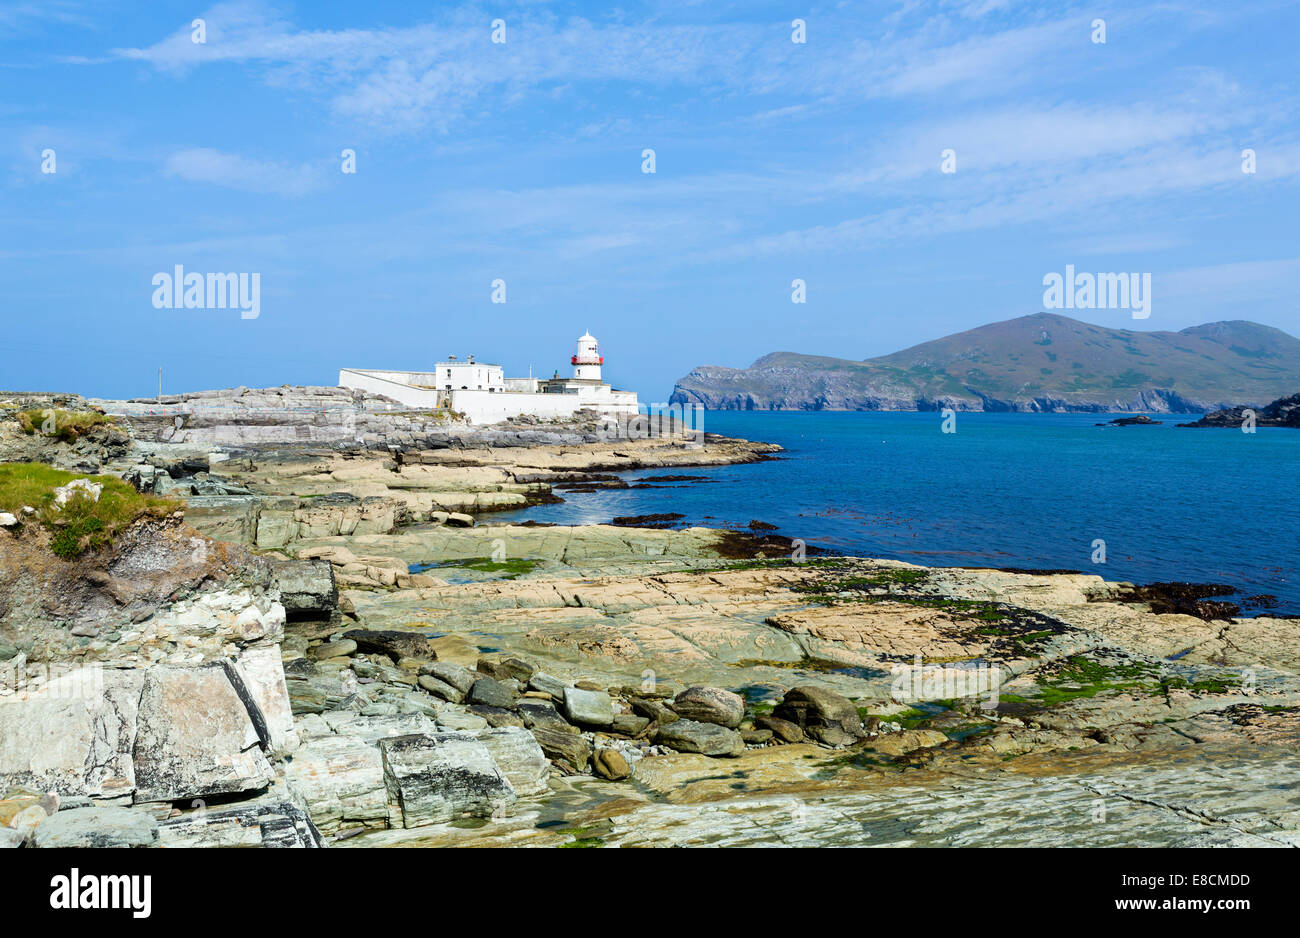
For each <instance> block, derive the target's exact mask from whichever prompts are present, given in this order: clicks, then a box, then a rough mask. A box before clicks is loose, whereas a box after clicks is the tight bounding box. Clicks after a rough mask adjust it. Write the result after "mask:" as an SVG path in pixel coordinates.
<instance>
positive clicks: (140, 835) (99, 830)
mask: <svg viewBox="0 0 1300 938" xmlns="http://www.w3.org/2000/svg"><path fill="white" fill-rule="evenodd" d="M157 843H158V822H157V821H155V820H154V818H153V815H152V814H150V813H149V812H147V811H140V810H132V809H131V808H112V807H106V808H78V809H76V810H73V811H60V812H59V813H57V814H55V815H54V817H52V818H48V819H46V820H45V821H44V822H43V823H42V824H41V825H40V826H39V827H37V828H36V833H35V835H34V836H33V838H32V845H33V846H35V847H152V846H155V845H156V844H157Z"/></svg>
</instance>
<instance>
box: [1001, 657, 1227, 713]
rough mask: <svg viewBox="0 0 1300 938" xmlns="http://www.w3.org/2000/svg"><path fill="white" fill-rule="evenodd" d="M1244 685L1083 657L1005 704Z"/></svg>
mask: <svg viewBox="0 0 1300 938" xmlns="http://www.w3.org/2000/svg"><path fill="white" fill-rule="evenodd" d="M1240 686H1241V678H1240V677H1238V676H1237V675H1235V674H1222V675H1218V676H1216V677H1212V678H1204V679H1202V680H1198V681H1189V680H1187V679H1186V678H1183V677H1178V676H1176V675H1172V674H1166V673H1163V671H1162V669H1161V667H1160V666H1159V665H1156V664H1145V663H1143V662H1138V661H1135V662H1133V663H1131V664H1123V665H1106V664H1102V663H1101V662H1098V661H1094V660H1092V659H1091V658H1087V657H1085V656H1083V655H1075V656H1074V657H1072V658H1068V659H1066V660H1065V661H1064V662H1062V663H1061V664H1060V665H1059V666H1058V667H1056V668H1055V669H1054V670H1053V673H1051V674H1045V675H1041V676H1039V677H1038V688H1039V694H1038V696H1037V697H1035V698H1032V699H1028V700H1027V699H1026V698H1023V697H1017V696H1015V695H1012V694H1002V695H1001V697H1000V699H1001V700H1002V701H1003V702H1004V703H1031V704H1039V705H1041V706H1043V707H1054V706H1056V705H1057V704H1061V703H1065V702H1066V701H1070V700H1077V699H1079V698H1081V697H1095V696H1097V695H1098V694H1101V693H1104V692H1109V691H1117V692H1118V691H1124V692H1128V693H1152V694H1161V695H1163V696H1166V697H1167V696H1168V695H1169V692H1170V691H1171V690H1186V691H1190V692H1191V693H1194V694H1226V693H1228V692H1230V691H1231V690H1232V689H1233V688H1237V687H1240Z"/></svg>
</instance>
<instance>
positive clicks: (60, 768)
mask: <svg viewBox="0 0 1300 938" xmlns="http://www.w3.org/2000/svg"><path fill="white" fill-rule="evenodd" d="M143 684H144V672H142V671H119V670H114V669H108V668H97V667H86V668H77V669H76V670H73V671H70V672H68V673H66V674H63V675H60V676H57V677H55V678H54V679H53V680H51V681H49V682H48V683H47V684H44V685H42V687H41V688H40V689H39V690H38V691H35V692H34V693H32V694H30V695H27V696H26V698H25V699H20V698H18V697H7V698H3V699H0V784H3V785H4V786H5V787H15V786H21V787H24V788H30V789H33V790H37V791H57V792H58V793H59V794H60V795H79V796H93V797H96V798H116V797H123V796H128V795H130V794H131V792H132V790H133V789H134V788H135V783H136V773H135V763H134V761H133V759H132V748H133V745H134V742H135V736H136V723H137V719H138V709H139V708H138V703H139V700H140V690H141V687H142V686H143Z"/></svg>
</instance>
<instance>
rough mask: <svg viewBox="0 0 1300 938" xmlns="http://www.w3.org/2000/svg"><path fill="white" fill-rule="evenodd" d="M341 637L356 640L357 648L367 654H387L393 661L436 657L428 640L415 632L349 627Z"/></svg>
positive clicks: (436, 654)
mask: <svg viewBox="0 0 1300 938" xmlns="http://www.w3.org/2000/svg"><path fill="white" fill-rule="evenodd" d="M343 637H344V638H345V639H351V640H352V641H354V642H356V643H357V648H358V649H360V650H361V651H363V652H366V653H367V654H372V655H388V656H389V657H390V658H392V659H393V660H394V661H396V660H397V659H399V658H424V659H427V660H433V659H435V658H437V657H438V653H437V652H436V651H434V649H433V644H432V643H431V642H430V640H429V639H427V638H425V637H424V636H423V635H420V634H419V633H417V632H399V631H396V630H383V631H379V630H371V629H350V630H349V631H347V632H344V633H343Z"/></svg>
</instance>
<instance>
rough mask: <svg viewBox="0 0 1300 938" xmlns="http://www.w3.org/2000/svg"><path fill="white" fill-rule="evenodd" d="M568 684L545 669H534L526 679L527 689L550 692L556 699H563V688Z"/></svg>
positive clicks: (544, 692)
mask: <svg viewBox="0 0 1300 938" xmlns="http://www.w3.org/2000/svg"><path fill="white" fill-rule="evenodd" d="M568 686H569V685H568V684H566V683H564V681H561V680H560V679H559V678H558V677H552V676H551V675H549V674H547V673H546V672H545V671H534V672H533V674H532V676H531V677H530V678H529V679H528V689H529V690H535V691H540V692H541V693H543V694H550V695H551V696H552V697H553V698H554V699H556V700H563V699H564V689H565V688H566V687H568Z"/></svg>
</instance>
